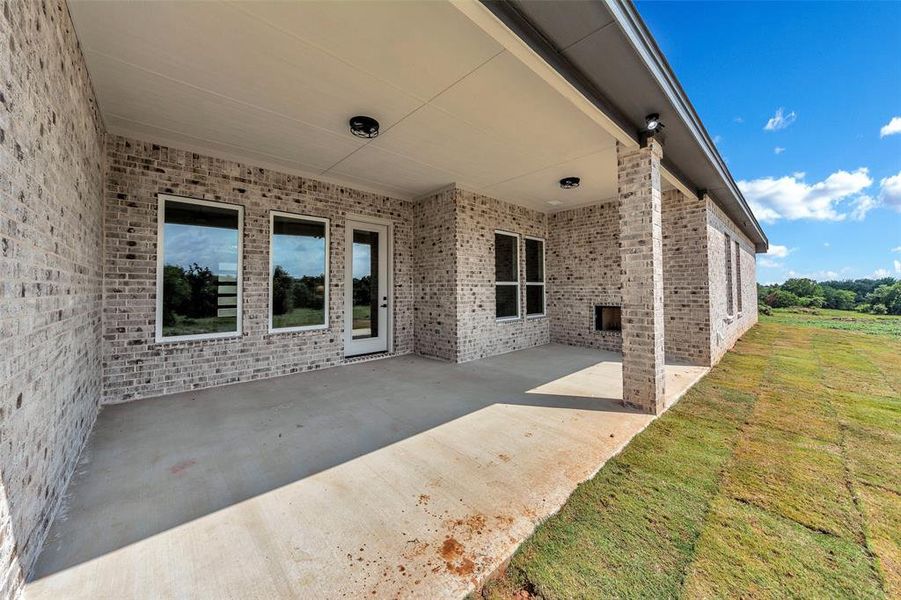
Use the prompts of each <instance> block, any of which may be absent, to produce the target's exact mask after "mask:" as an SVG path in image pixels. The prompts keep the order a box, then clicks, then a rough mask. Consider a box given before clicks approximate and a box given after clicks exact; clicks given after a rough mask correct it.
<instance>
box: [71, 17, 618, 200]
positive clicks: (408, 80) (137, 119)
mask: <svg viewBox="0 0 901 600" xmlns="http://www.w3.org/2000/svg"><path fill="white" fill-rule="evenodd" d="M70 11H71V12H72V15H73V18H74V22H75V27H76V33H77V35H78V37H79V41H80V43H81V45H82V47H83V48H84V49H85V58H86V61H87V64H88V70H89V72H90V74H91V77H92V79H93V83H94V87H95V90H96V92H97V96H98V103H99V105H100V108H101V112H102V114H103V116H104V119H105V121H106V123H107V126H108V127H109V128H110V130H111V131H113V132H114V133H120V134H123V135H133V136H135V137H138V138H141V137H143V138H144V139H151V140H152V141H154V142H156V143H161V144H170V145H173V146H175V147H183V148H186V149H190V150H192V151H194V152H206V153H208V154H211V155H213V156H221V157H223V158H229V159H232V160H244V161H245V162H248V163H249V164H258V165H260V166H269V167H272V168H282V169H284V170H286V171H288V172H299V173H305V174H309V175H312V176H319V177H322V178H324V179H328V180H331V181H336V182H339V183H340V182H347V183H348V184H349V185H355V186H357V187H360V188H364V189H368V190H375V191H381V192H383V193H388V194H391V195H394V196H398V197H404V198H412V197H416V196H419V195H423V194H426V193H428V192H431V191H434V190H436V189H438V188H440V187H443V186H446V185H447V184H449V183H453V182H456V183H458V184H460V185H462V186H464V187H467V188H469V189H473V190H475V191H483V192H485V193H488V194H491V195H495V196H496V197H498V198H500V199H501V200H507V201H510V202H515V203H520V204H528V205H530V206H533V207H535V208H539V209H541V210H553V207H551V206H550V205H548V204H547V201H548V200H554V199H555V198H558V197H560V198H566V199H569V198H572V197H573V195H572V194H568V195H565V196H561V190H560V189H559V187H557V180H558V179H559V178H560V177H562V176H563V175H570V174H578V173H574V172H573V171H574V170H582V171H584V172H585V174H583V175H582V177H583V184H582V185H583V187H582V188H581V189H580V190H579V191H577V192H576V194H578V195H579V196H580V197H582V196H589V195H603V194H606V193H607V190H608V188H609V187H610V186H611V185H612V186H614V187H615V184H616V182H615V173H614V177H613V179H611V180H610V181H607V182H605V183H601V182H600V178H606V177H608V175H609V174H610V169H607V168H606V167H604V168H599V167H598V168H594V167H595V165H592V164H589V163H590V161H589V160H588V159H587V158H585V157H588V156H592V155H599V153H603V152H605V151H611V152H612V151H613V147H614V141H613V138H612V137H610V136H609V135H608V134H607V133H606V132H605V131H604V130H603V129H602V128H601V127H600V126H599V125H598V124H597V123H595V122H594V121H593V120H592V119H589V118H588V117H586V116H585V115H584V114H583V113H582V112H581V111H580V109H579V108H577V107H576V106H575V105H573V104H572V102H571V101H570V100H568V99H565V98H564V97H563V96H562V95H561V93H560V92H558V91H555V90H553V89H552V88H551V87H549V86H548V85H547V84H546V83H545V82H544V81H543V80H542V79H541V78H540V77H538V76H536V75H535V74H534V73H533V72H532V71H531V70H530V68H528V67H526V66H525V65H524V64H522V63H521V62H520V61H519V59H517V58H515V57H514V56H513V55H511V54H509V53H507V52H505V51H503V49H502V48H501V47H500V46H499V45H498V44H497V43H496V42H495V41H494V40H493V39H491V38H490V37H489V36H487V35H486V34H485V33H484V31H483V30H482V29H481V28H480V27H478V26H477V25H476V24H475V23H473V22H472V21H470V20H469V19H468V18H467V17H466V16H465V15H464V14H463V13H462V12H461V11H459V10H457V9H456V8H454V6H453V5H451V4H450V3H449V2H438V1H433V2H388V1H367V2H286V3H281V2H246V3H245V2H240V3H227V2H165V3H163V2H146V3H143V2H104V1H99V2H98V1H95V0H72V1H71V4H70ZM356 114H367V115H370V116H373V117H375V118H376V119H378V120H379V121H380V123H381V125H382V133H381V135H380V136H379V137H378V138H376V139H374V140H371V141H364V140H360V139H358V138H355V137H353V136H352V135H351V134H350V132H349V130H348V126H347V121H348V119H349V118H350V117H352V116H354V115H356ZM560 173H562V174H560ZM558 174H559V175H558Z"/></svg>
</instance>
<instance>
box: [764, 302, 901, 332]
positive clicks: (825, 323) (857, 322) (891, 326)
mask: <svg viewBox="0 0 901 600" xmlns="http://www.w3.org/2000/svg"><path fill="white" fill-rule="evenodd" d="M765 320H766V321H767V322H772V323H783V324H786V325H804V326H809V327H820V328H823V329H840V330H843V331H862V332H865V333H875V334H886V335H892V336H895V337H901V316H898V315H871V314H867V313H859V312H854V311H850V310H833V309H829V308H817V309H809V308H775V309H773V314H772V316H770V317H765Z"/></svg>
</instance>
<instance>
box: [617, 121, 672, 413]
mask: <svg viewBox="0 0 901 600" xmlns="http://www.w3.org/2000/svg"><path fill="white" fill-rule="evenodd" d="M662 151H663V148H662V147H661V145H660V144H659V143H658V142H657V140H655V139H651V140H649V141H648V143H647V147H642V148H638V149H627V148H624V147H623V146H622V145H620V144H617V158H616V161H617V192H618V197H619V201H618V204H619V247H620V257H621V260H622V295H623V310H622V324H623V331H622V336H623V402H624V403H625V404H627V405H630V406H635V407H638V408H641V409H642V410H644V411H647V412H650V413H652V414H660V412H662V410H663V406H664V358H665V352H664V322H663V307H664V302H663V224H662V217H661V212H662V210H661V205H662V197H661V189H660V158H661V156H662Z"/></svg>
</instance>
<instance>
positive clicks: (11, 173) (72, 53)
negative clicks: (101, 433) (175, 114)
mask: <svg viewBox="0 0 901 600" xmlns="http://www.w3.org/2000/svg"><path fill="white" fill-rule="evenodd" d="M2 4H3V7H2V11H0V597H2V598H10V597H16V596H17V595H18V594H19V593H20V592H21V585H22V581H23V577H24V576H25V575H26V574H27V572H28V570H29V568H30V567H31V565H32V564H33V562H34V560H35V558H36V557H37V555H38V552H39V550H40V547H41V545H42V543H43V540H44V537H45V536H46V533H47V529H48V526H49V524H50V521H51V520H52V518H53V515H54V514H55V512H56V510H57V508H58V507H59V505H60V500H61V497H62V495H63V493H64V491H65V487H66V484H67V482H68V480H69V477H70V476H71V474H72V472H73V471H74V469H75V465H76V462H77V459H78V455H79V453H80V451H81V448H82V447H83V445H84V442H85V440H86V438H87V436H88V433H89V432H90V430H91V426H92V425H93V423H94V419H95V417H96V414H97V407H98V402H99V399H100V387H101V380H100V294H101V264H102V256H101V247H102V243H103V239H102V233H101V229H102V220H101V214H102V212H101V208H100V207H101V197H102V188H103V163H104V154H103V134H102V129H101V124H100V119H99V117H98V115H97V111H96V107H95V104H94V94H93V91H92V89H91V83H90V79H89V78H88V75H87V72H86V71H85V65H84V62H83V59H82V56H81V52H80V50H79V47H78V42H77V40H76V38H75V35H74V33H73V30H72V23H71V22H70V20H69V14H68V12H67V9H66V6H65V4H64V3H62V2H30V1H26V0H5V1H4V2H2Z"/></svg>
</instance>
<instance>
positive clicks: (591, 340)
mask: <svg viewBox="0 0 901 600" xmlns="http://www.w3.org/2000/svg"><path fill="white" fill-rule="evenodd" d="M620 264H621V261H620V255H619V208H618V204H617V202H616V200H610V201H607V202H602V203H599V204H595V205H592V206H585V207H581V208H575V209H571V210H564V211H560V212H557V213H554V214H552V215H550V216H549V217H548V245H547V279H548V314H549V318H550V340H551V341H552V342H555V343H559V344H569V345H571V346H585V347H588V348H599V349H601V350H610V351H613V352H619V351H620V350H621V349H622V336H621V335H620V333H619V332H618V331H595V328H594V306H595V305H596V304H604V305H609V306H621V305H622V282H621V276H620Z"/></svg>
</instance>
